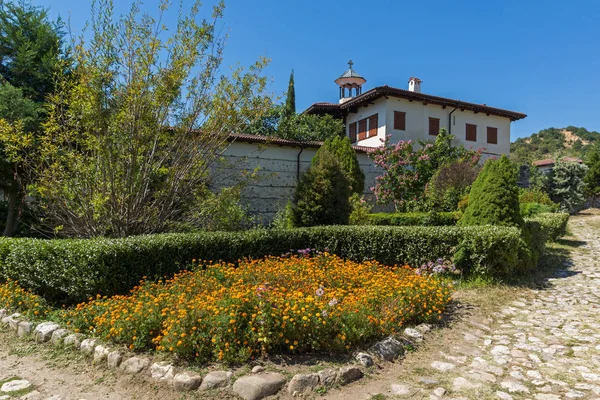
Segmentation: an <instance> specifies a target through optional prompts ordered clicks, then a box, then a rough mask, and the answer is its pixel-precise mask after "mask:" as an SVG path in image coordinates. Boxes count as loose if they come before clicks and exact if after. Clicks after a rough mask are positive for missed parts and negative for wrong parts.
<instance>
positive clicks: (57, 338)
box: [50, 328, 69, 346]
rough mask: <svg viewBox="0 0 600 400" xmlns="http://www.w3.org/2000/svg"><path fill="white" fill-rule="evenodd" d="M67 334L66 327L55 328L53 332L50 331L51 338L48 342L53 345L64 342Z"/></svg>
mask: <svg viewBox="0 0 600 400" xmlns="http://www.w3.org/2000/svg"><path fill="white" fill-rule="evenodd" d="M68 335H69V330H68V329H63V328H61V329H57V330H55V331H54V332H52V338H51V339H50V342H51V343H52V344H53V345H55V346H59V345H61V344H63V343H64V339H65V337H66V336H68Z"/></svg>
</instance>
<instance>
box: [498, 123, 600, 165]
mask: <svg viewBox="0 0 600 400" xmlns="http://www.w3.org/2000/svg"><path fill="white" fill-rule="evenodd" d="M598 141H600V133H599V132H596V131H592V132H590V131H588V130H587V129H585V128H577V127H575V126H568V127H566V128H548V129H542V130H541V131H539V132H538V133H534V134H533V135H531V136H529V137H526V138H519V139H517V140H516V141H515V142H513V143H511V144H510V157H511V159H513V160H514V161H518V162H529V161H534V160H541V159H544V158H553V157H556V156H559V157H565V156H569V157H579V158H584V157H585V154H586V152H587V151H588V150H589V149H590V148H591V146H592V145H593V144H594V143H595V142H598Z"/></svg>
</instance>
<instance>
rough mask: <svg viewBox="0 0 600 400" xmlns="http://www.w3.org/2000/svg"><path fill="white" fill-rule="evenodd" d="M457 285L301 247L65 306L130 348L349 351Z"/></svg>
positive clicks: (75, 321)
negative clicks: (308, 251)
mask: <svg viewBox="0 0 600 400" xmlns="http://www.w3.org/2000/svg"><path fill="white" fill-rule="evenodd" d="M450 296H451V288H450V286H449V285H447V284H445V283H444V282H443V281H442V280H440V279H438V278H436V277H433V276H429V275H424V276H423V275H421V276H420V275H417V274H416V273H415V272H414V270H412V269H411V268H409V267H407V266H404V267H386V268H383V267H382V265H380V264H379V263H377V262H375V261H366V262H362V263H357V262H353V261H349V260H343V259H341V258H339V257H337V256H333V255H329V254H322V255H317V256H309V255H298V256H291V257H268V258H265V259H261V260H244V261H242V262H240V264H239V266H237V267H235V266H234V265H233V264H226V263H219V264H201V263H197V264H196V265H195V266H194V268H193V269H192V270H191V271H185V272H181V273H179V274H177V275H175V276H174V277H173V278H172V279H169V280H166V281H164V282H163V281H159V282H157V283H150V282H146V283H141V284H140V285H139V286H138V287H136V288H134V290H133V291H132V292H131V294H130V295H127V296H122V295H121V296H114V297H110V298H107V297H102V298H96V299H90V301H88V302H85V303H81V304H79V305H78V306H77V307H75V308H74V309H72V310H68V311H65V312H64V313H63V315H62V318H64V319H65V320H66V322H67V324H68V325H70V326H71V327H72V328H73V329H76V330H79V331H81V332H85V333H90V334H92V335H94V336H98V337H100V338H101V339H105V340H112V341H114V342H117V343H122V344H126V345H128V346H129V347H130V348H131V349H135V350H143V349H148V348H155V349H156V350H159V351H165V352H171V353H175V354H177V355H179V356H183V357H188V358H193V357H195V358H197V359H199V360H200V361H209V360H223V361H227V362H232V361H245V360H248V359H251V358H253V357H256V356H259V355H264V354H273V353H298V352H309V351H319V352H329V351H335V352H339V351H347V350H348V349H350V348H351V347H353V346H356V345H360V344H363V343H366V342H369V341H371V340H374V339H377V338H380V337H382V336H384V335H388V334H392V333H395V332H397V331H398V330H399V329H400V328H401V327H402V326H403V325H404V324H405V323H408V322H411V323H418V322H424V321H429V320H435V319H437V318H439V317H440V315H441V313H442V312H443V310H444V307H445V306H446V304H447V303H448V301H449V300H450Z"/></svg>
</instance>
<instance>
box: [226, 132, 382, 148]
mask: <svg viewBox="0 0 600 400" xmlns="http://www.w3.org/2000/svg"><path fill="white" fill-rule="evenodd" d="M227 140H228V141H230V142H246V143H265V144H274V145H277V146H289V147H304V148H319V147H321V145H322V144H323V142H319V141H309V142H300V141H297V140H288V139H281V138H277V137H272V136H259V135H249V134H246V133H232V134H230V135H229V137H228V138H227ZM352 148H353V149H354V150H355V151H357V152H359V153H369V152H372V151H373V150H375V149H374V148H372V147H366V146H355V145H352Z"/></svg>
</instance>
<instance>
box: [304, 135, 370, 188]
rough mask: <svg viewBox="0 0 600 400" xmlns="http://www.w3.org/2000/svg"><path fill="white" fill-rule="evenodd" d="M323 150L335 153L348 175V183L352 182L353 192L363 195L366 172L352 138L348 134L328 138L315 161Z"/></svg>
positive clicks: (315, 160) (345, 174) (345, 173)
mask: <svg viewBox="0 0 600 400" xmlns="http://www.w3.org/2000/svg"><path fill="white" fill-rule="evenodd" d="M322 151H328V152H330V153H331V154H333V156H334V157H335V158H336V159H337V160H338V161H339V163H340V165H341V166H342V170H343V171H344V176H346V179H347V180H348V184H350V187H351V192H352V193H354V194H358V195H361V194H362V193H363V192H364V190H365V174H364V173H363V172H362V170H361V169H360V165H359V164H358V158H357V157H356V152H355V151H354V149H353V148H352V143H350V138H348V137H347V136H344V137H340V136H336V137H335V138H333V139H328V140H326V141H325V143H323V145H322V146H321V148H320V149H319V150H318V151H317V155H316V157H315V158H314V159H313V163H315V162H317V161H318V160H319V157H318V155H319V152H322Z"/></svg>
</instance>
